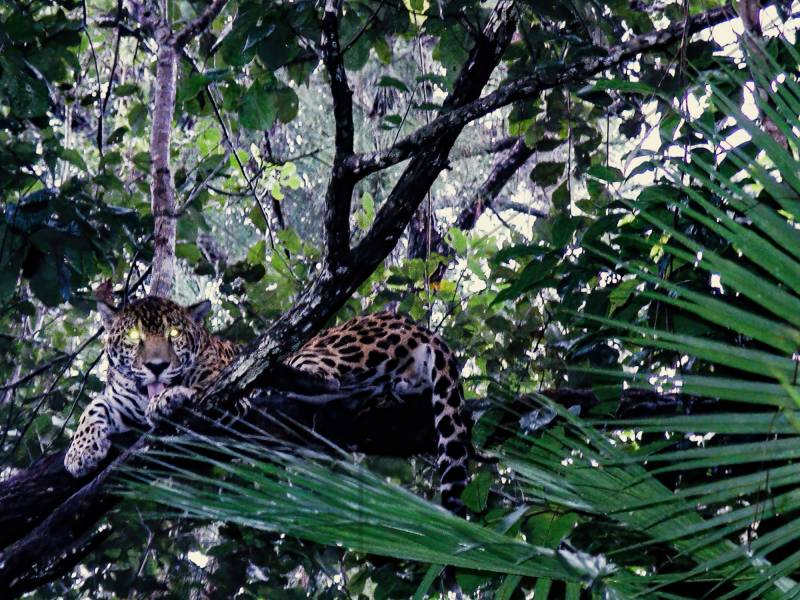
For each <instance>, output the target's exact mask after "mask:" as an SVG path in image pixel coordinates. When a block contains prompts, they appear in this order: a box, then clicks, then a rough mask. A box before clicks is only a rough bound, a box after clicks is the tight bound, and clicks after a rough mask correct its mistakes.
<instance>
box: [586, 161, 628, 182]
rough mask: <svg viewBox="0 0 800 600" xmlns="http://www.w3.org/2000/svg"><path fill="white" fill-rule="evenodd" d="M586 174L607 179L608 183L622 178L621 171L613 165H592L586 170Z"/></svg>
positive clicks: (603, 179)
mask: <svg viewBox="0 0 800 600" xmlns="http://www.w3.org/2000/svg"><path fill="white" fill-rule="evenodd" d="M586 174H587V175H591V176H592V177H596V178H597V179H601V180H602V181H607V182H608V183H617V182H620V181H622V180H623V179H624V177H623V175H622V171H620V170H619V169H617V168H615V167H606V166H603V165H592V166H591V167H589V168H588V169H587V170H586Z"/></svg>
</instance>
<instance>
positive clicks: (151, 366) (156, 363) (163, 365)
mask: <svg viewBox="0 0 800 600" xmlns="http://www.w3.org/2000/svg"><path fill="white" fill-rule="evenodd" d="M144 366H145V367H147V369H148V370H149V371H150V372H151V373H152V374H153V375H155V376H156V377H158V376H159V375H161V374H162V373H163V372H164V371H165V370H166V369H167V367H168V366H169V361H166V360H150V361H147V362H146V363H144Z"/></svg>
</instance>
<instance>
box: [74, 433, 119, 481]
mask: <svg viewBox="0 0 800 600" xmlns="http://www.w3.org/2000/svg"><path fill="white" fill-rule="evenodd" d="M92 433H96V435H91V434H92ZM110 448H111V441H110V440H109V439H108V436H107V435H101V434H100V433H99V432H90V435H88V436H84V435H76V436H75V437H74V438H73V439H72V443H71V444H70V445H69V449H68V450H67V454H66V455H65V456H64V468H65V469H66V470H67V471H68V472H69V474H70V475H72V476H73V477H83V476H84V475H88V474H89V473H91V472H92V471H94V470H95V469H97V467H98V466H99V465H100V463H101V462H103V459H104V458H105V457H106V455H107V454H108V450H109V449H110Z"/></svg>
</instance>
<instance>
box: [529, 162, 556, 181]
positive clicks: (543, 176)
mask: <svg viewBox="0 0 800 600" xmlns="http://www.w3.org/2000/svg"><path fill="white" fill-rule="evenodd" d="M563 173H564V163H560V162H546V161H545V162H540V163H538V164H537V165H536V166H535V167H533V170H532V171H531V179H532V180H533V181H535V182H536V183H537V184H539V185H540V186H541V187H550V186H551V185H555V184H556V183H558V180H559V179H560V178H561V175H562V174H563Z"/></svg>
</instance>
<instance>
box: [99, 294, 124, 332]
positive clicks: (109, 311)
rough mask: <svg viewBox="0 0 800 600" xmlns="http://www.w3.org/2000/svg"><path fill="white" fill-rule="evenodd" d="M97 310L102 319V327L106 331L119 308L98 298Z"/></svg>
mask: <svg viewBox="0 0 800 600" xmlns="http://www.w3.org/2000/svg"><path fill="white" fill-rule="evenodd" d="M97 310H98V311H99V312H100V316H101V317H102V319H103V327H105V328H106V331H108V330H109V329H111V324H112V323H113V322H114V318H115V317H116V316H117V311H119V309H118V308H115V307H114V306H113V305H111V304H110V303H108V302H106V301H105V300H98V301H97Z"/></svg>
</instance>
